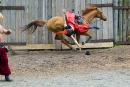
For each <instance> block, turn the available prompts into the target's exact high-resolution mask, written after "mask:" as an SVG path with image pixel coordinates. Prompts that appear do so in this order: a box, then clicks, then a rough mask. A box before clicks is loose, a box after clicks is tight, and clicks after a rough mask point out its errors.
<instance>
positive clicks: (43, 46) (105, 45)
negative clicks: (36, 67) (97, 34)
mask: <svg viewBox="0 0 130 87" xmlns="http://www.w3.org/2000/svg"><path fill="white" fill-rule="evenodd" d="M80 45H81V47H82V48H84V49H85V48H110V47H113V46H114V44H113V42H100V43H86V44H85V45H82V44H80ZM73 47H77V46H76V45H73ZM11 48H12V49H13V50H43V49H57V48H56V47H55V44H27V45H25V46H13V45H11ZM62 49H69V48H68V47H66V46H65V45H64V46H62Z"/></svg>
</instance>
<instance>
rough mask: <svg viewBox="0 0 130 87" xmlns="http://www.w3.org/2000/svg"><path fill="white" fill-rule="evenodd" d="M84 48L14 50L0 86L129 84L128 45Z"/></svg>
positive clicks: (110, 86) (117, 86) (107, 86)
mask: <svg viewBox="0 0 130 87" xmlns="http://www.w3.org/2000/svg"><path fill="white" fill-rule="evenodd" d="M85 51H86V50H82V52H74V51H70V50H69V51H30V52H27V51H17V52H16V53H17V54H16V55H9V63H10V65H11V68H12V78H13V82H5V81H4V77H3V76H0V87H130V46H117V47H114V48H109V49H89V51H90V53H91V55H85Z"/></svg>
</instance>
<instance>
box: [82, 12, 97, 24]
mask: <svg viewBox="0 0 130 87" xmlns="http://www.w3.org/2000/svg"><path fill="white" fill-rule="evenodd" d="M95 15H96V11H92V12H90V13H88V14H86V15H83V17H84V18H85V21H86V22H88V23H90V22H91V21H92V20H93V19H94V18H95Z"/></svg>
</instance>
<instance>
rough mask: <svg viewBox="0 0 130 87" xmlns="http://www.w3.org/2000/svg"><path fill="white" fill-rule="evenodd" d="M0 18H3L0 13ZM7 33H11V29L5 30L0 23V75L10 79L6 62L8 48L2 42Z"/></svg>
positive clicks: (7, 79) (9, 71)
mask: <svg viewBox="0 0 130 87" xmlns="http://www.w3.org/2000/svg"><path fill="white" fill-rule="evenodd" d="M0 19H3V17H1V15H0ZM9 34H11V30H7V29H5V28H4V27H3V26H2V25H0V75H4V76H5V80H6V81H12V79H10V74H11V70H10V67H9V64H8V56H7V52H8V49H7V48H6V47H5V46H4V44H3V43H4V40H5V37H6V36H7V35H9Z"/></svg>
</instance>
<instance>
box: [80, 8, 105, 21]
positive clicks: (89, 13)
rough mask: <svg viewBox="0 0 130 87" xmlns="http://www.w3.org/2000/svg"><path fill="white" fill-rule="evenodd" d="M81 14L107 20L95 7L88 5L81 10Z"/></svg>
mask: <svg viewBox="0 0 130 87" xmlns="http://www.w3.org/2000/svg"><path fill="white" fill-rule="evenodd" d="M82 16H86V17H88V18H90V17H93V18H94V17H95V18H100V19H101V20H104V21H106V20H107V18H106V16H105V15H104V14H103V12H102V11H100V10H99V9H98V8H97V7H90V8H86V9H85V10H82Z"/></svg>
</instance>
